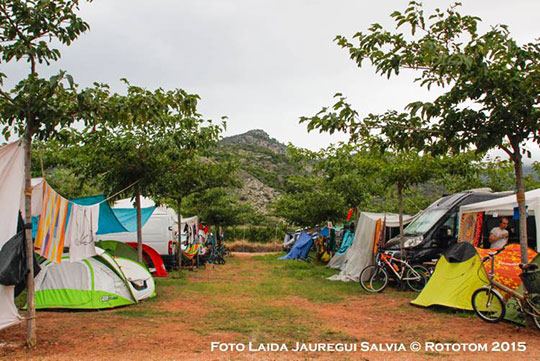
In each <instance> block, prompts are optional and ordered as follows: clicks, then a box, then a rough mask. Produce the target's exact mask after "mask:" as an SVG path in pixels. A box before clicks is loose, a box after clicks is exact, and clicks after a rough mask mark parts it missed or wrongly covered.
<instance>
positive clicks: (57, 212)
mask: <svg viewBox="0 0 540 361" xmlns="http://www.w3.org/2000/svg"><path fill="white" fill-rule="evenodd" d="M70 208H71V207H70V203H69V201H68V200H67V199H65V198H63V197H62V196H60V195H59V194H58V193H56V192H55V191H54V190H53V189H52V188H51V187H50V186H49V185H48V184H45V185H44V187H43V203H42V209H41V216H40V218H39V223H38V231H37V234H36V239H35V243H34V247H35V250H36V252H37V253H38V254H39V255H41V256H43V257H45V258H47V259H48V260H50V261H52V262H56V263H60V262H61V260H62V252H63V249H64V241H65V236H66V226H67V222H68V217H69V210H70Z"/></svg>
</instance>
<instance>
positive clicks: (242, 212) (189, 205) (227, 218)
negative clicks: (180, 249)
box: [183, 188, 253, 226]
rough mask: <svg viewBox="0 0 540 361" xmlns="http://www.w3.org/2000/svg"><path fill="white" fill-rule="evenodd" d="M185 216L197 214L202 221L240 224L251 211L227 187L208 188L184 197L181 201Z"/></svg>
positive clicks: (223, 224)
mask: <svg viewBox="0 0 540 361" xmlns="http://www.w3.org/2000/svg"><path fill="white" fill-rule="evenodd" d="M183 209H185V212H184V213H185V214H186V216H190V215H198V216H199V217H200V219H201V220H203V221H204V222H207V223H210V224H214V225H220V226H230V225H237V224H242V220H243V219H245V217H246V215H248V214H250V213H253V209H251V207H250V206H249V205H247V204H241V203H240V202H239V200H238V198H237V197H236V196H234V195H233V194H232V193H231V192H230V191H229V190H228V189H227V188H210V189H206V190H204V191H202V192H199V193H193V194H191V195H189V196H188V197H186V199H185V202H184V203H183Z"/></svg>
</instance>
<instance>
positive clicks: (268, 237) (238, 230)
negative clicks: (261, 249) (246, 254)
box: [225, 225, 288, 243]
mask: <svg viewBox="0 0 540 361" xmlns="http://www.w3.org/2000/svg"><path fill="white" fill-rule="evenodd" d="M287 230H288V227H287V226H285V225H275V226H233V227H226V228H225V239H226V240H227V241H234V240H237V239H245V240H247V241H248V242H252V243H267V242H270V241H272V240H274V239H276V238H278V239H280V238H282V236H283V234H285V232H287Z"/></svg>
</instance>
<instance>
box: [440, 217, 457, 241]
mask: <svg viewBox="0 0 540 361" xmlns="http://www.w3.org/2000/svg"><path fill="white" fill-rule="evenodd" d="M443 226H447V227H449V228H450V229H451V230H452V238H457V233H456V232H457V213H456V212H454V213H452V214H450V215H449V216H448V218H446V220H445V221H444V224H443Z"/></svg>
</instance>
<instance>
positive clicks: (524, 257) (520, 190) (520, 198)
mask: <svg viewBox="0 0 540 361" xmlns="http://www.w3.org/2000/svg"><path fill="white" fill-rule="evenodd" d="M513 160H514V170H515V173H516V191H517V193H516V199H517V203H518V208H519V244H520V246H521V263H527V261H528V259H529V257H528V254H527V248H528V245H527V209H526V208H525V184H524V183H523V159H522V156H521V153H520V149H519V146H518V147H517V148H516V147H514V154H513Z"/></svg>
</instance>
